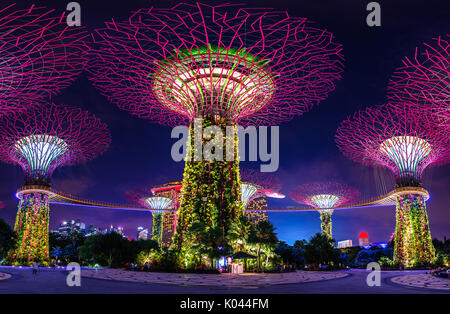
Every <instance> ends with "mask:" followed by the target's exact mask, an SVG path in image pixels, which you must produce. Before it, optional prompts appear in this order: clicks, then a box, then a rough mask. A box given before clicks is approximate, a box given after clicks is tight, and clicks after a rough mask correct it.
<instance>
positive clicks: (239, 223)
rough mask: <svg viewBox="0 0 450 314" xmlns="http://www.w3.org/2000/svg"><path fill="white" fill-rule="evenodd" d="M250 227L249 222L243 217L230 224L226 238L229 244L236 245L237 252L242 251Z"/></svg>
mask: <svg viewBox="0 0 450 314" xmlns="http://www.w3.org/2000/svg"><path fill="white" fill-rule="evenodd" d="M251 226H252V225H251V223H250V220H248V218H247V217H245V216H241V217H239V219H237V220H235V221H234V222H233V223H232V225H231V227H230V230H229V231H228V235H227V238H228V241H230V243H232V244H235V245H236V251H237V252H238V251H244V248H245V245H246V244H247V240H248V236H249V232H250V228H251Z"/></svg>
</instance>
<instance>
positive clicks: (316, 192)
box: [289, 182, 360, 239]
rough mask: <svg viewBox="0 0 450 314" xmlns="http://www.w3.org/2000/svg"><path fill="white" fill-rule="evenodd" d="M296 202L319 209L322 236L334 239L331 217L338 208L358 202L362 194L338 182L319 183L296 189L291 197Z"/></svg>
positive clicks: (304, 185)
mask: <svg viewBox="0 0 450 314" xmlns="http://www.w3.org/2000/svg"><path fill="white" fill-rule="evenodd" d="M289 196H290V197H291V198H292V199H293V200H294V201H296V202H297V203H301V204H306V205H310V206H312V207H314V208H317V211H318V212H319V213H320V220H321V222H322V223H321V230H322V234H324V235H326V236H328V237H329V238H330V239H331V238H333V233H332V223H331V215H332V214H333V210H334V208H336V207H339V206H342V205H345V204H348V203H352V202H354V201H356V200H357V199H358V198H359V196H360V192H359V191H358V190H357V189H355V188H352V187H349V186H347V185H345V184H343V183H338V182H317V183H310V184H303V185H300V186H298V187H296V188H295V189H294V190H293V191H292V192H291V193H290V195H289Z"/></svg>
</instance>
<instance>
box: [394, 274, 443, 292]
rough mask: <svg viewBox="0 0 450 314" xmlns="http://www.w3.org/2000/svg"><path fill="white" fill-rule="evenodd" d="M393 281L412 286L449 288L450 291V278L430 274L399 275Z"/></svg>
mask: <svg viewBox="0 0 450 314" xmlns="http://www.w3.org/2000/svg"><path fill="white" fill-rule="evenodd" d="M391 281H392V282H394V283H396V284H400V285H406V286H410V287H418V288H428V289H439V290H447V291H449V292H450V279H445V278H439V277H435V276H432V275H430V274H411V275H405V276H398V277H394V278H392V279H391Z"/></svg>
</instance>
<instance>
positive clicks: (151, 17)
mask: <svg viewBox="0 0 450 314" xmlns="http://www.w3.org/2000/svg"><path fill="white" fill-rule="evenodd" d="M93 38H94V42H95V44H94V46H93V49H92V50H91V56H92V58H91V60H90V61H89V62H88V67H87V68H88V71H90V72H91V74H92V80H93V82H94V85H95V86H96V87H97V88H99V89H100V90H101V91H102V92H103V93H104V94H105V95H106V96H107V97H108V98H109V99H110V100H111V101H112V102H114V103H116V104H117V105H118V106H119V107H120V108H122V109H124V110H127V111H129V112H131V113H132V114H135V115H138V116H140V117H143V118H147V119H150V120H153V121H156V122H158V123H161V124H167V125H177V124H187V125H190V139H189V140H188V143H189V144H188V155H187V158H186V159H187V160H186V166H185V172H184V177H183V189H182V195H181V199H180V209H179V213H178V225H177V234H176V238H177V239H176V241H175V242H176V243H177V244H178V247H179V248H181V245H182V238H183V234H184V232H185V230H186V228H188V227H189V226H190V224H191V223H192V222H193V221H202V222H204V223H205V224H206V225H207V226H216V225H218V226H223V227H224V231H225V232H227V230H228V226H229V224H230V223H231V222H232V220H233V219H234V218H235V217H236V216H238V215H240V214H241V213H242V209H243V208H242V204H240V199H241V192H240V175H239V158H238V153H237V148H238V145H237V140H238V139H237V134H236V133H237V128H236V124H238V123H239V124H242V125H248V124H254V125H263V124H278V123H280V122H281V121H285V120H289V119H292V118H293V117H294V116H296V115H300V114H302V113H303V112H305V111H307V110H309V109H310V108H311V107H312V106H313V105H315V104H317V103H318V102H320V101H321V100H323V99H325V98H326V96H327V94H328V93H329V92H330V91H332V90H333V89H334V82H335V80H337V79H339V78H340V77H341V72H342V67H343V65H342V55H341V50H342V49H341V46H340V45H338V44H336V43H335V42H334V41H333V35H332V34H331V33H329V32H327V31H325V30H321V29H319V28H317V27H316V26H315V25H314V24H312V23H310V22H309V21H307V20H306V19H305V18H298V17H291V16H289V15H288V14H287V12H278V11H273V10H270V9H254V8H246V7H244V6H241V5H230V4H223V5H217V6H211V5H207V4H201V3H192V4H185V3H180V4H178V5H176V6H174V7H173V8H170V9H155V8H152V9H140V10H138V11H136V12H134V13H133V14H132V15H131V17H130V18H129V19H128V20H127V21H125V22H116V21H111V22H108V23H106V27H105V28H102V29H98V30H96V32H95V34H94V35H93ZM197 119H198V121H199V122H200V123H201V124H200V125H199V126H198V128H197V127H196V125H195V121H196V120H197ZM213 125H214V126H216V127H219V128H220V129H221V131H222V132H223V133H225V130H226V129H227V128H228V127H231V128H232V129H234V131H236V132H232V135H229V134H228V133H227V136H224V137H223V138H222V140H220V138H219V137H213V135H212V134H207V135H205V136H204V137H203V139H202V141H201V144H202V145H203V144H205V143H207V142H209V141H212V140H213V138H214V141H215V142H217V141H219V142H220V143H219V144H218V145H217V146H221V147H226V149H224V150H221V152H222V153H220V151H218V150H217V149H216V150H215V152H216V154H215V157H214V161H213V162H210V161H205V160H203V157H202V156H200V158H198V153H199V152H200V155H202V153H203V150H201V148H198V147H197V146H196V145H194V142H195V134H196V132H197V131H200V132H201V133H203V132H204V133H206V129H207V128H208V127H209V126H213ZM227 144H228V145H227ZM194 146H195V147H194ZM215 147H216V146H215ZM215 147H214V149H215ZM200 150H201V151H200ZM194 159H195V160H194Z"/></svg>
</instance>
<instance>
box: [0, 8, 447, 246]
mask: <svg viewBox="0 0 450 314" xmlns="http://www.w3.org/2000/svg"><path fill="white" fill-rule="evenodd" d="M68 2H70V1H61V0H58V1H56V0H53V1H22V2H21V3H24V4H25V3H27V4H31V3H35V4H39V5H45V6H47V7H49V8H55V9H58V10H64V9H65V6H66V4H67V3H68ZM78 2H79V3H80V5H81V9H82V25H83V26H85V27H87V28H88V30H93V29H94V28H97V27H101V26H102V24H103V22H104V21H106V20H110V19H111V18H114V19H115V20H123V19H127V18H128V16H129V12H130V11H132V10H135V9H139V8H141V7H150V6H158V7H170V6H172V5H173V4H175V3H176V2H177V1H167V0H165V1H150V0H145V1H137V0H128V1H122V0H120V1H119V0H117V1H113V0H110V1H102V0H95V1H92V0H90V1H89V0H79V1H78ZM204 2H208V1H204ZM230 2H237V1H230ZM243 2H245V3H246V4H247V5H248V6H249V7H256V6H258V7H272V8H275V9H279V10H287V11H288V12H289V14H291V15H292V16H302V17H306V18H308V19H310V20H312V21H315V22H317V24H318V25H319V26H320V27H322V28H325V29H327V30H328V31H330V32H332V33H333V34H334V35H335V37H336V41H337V42H339V43H341V44H342V45H343V48H344V58H345V71H344V74H343V79H342V80H340V81H339V82H338V83H337V87H336V90H335V91H334V92H332V93H331V94H330V95H329V97H328V98H327V99H326V100H325V101H323V102H322V103H321V104H320V105H319V106H317V107H315V108H314V109H312V110H311V111H310V112H307V113H305V114H304V115H303V116H300V117H296V118H295V119H293V120H292V121H290V122H286V123H283V124H281V125H280V168H279V171H278V172H277V175H278V176H279V178H280V179H281V181H282V182H283V187H282V190H281V192H282V193H284V194H289V192H290V191H291V190H292V189H293V188H294V187H295V186H296V185H299V184H303V183H309V182H313V181H324V180H338V181H341V182H344V183H347V184H349V185H353V186H355V187H357V188H359V189H360V190H361V192H362V194H363V197H364V198H366V197H370V196H375V195H378V194H380V193H382V192H383V191H384V190H385V189H386V188H389V187H391V186H393V181H392V178H391V176H390V175H389V173H388V172H385V171H381V170H374V169H373V168H369V167H365V166H362V165H359V164H357V163H354V162H352V161H350V160H347V159H346V158H345V157H343V156H342V155H341V154H340V153H339V151H338V149H337V147H336V145H335V142H334V134H335V132H336V129H337V127H338V126H339V124H340V122H341V121H342V120H343V119H345V118H346V117H348V116H349V115H351V114H352V113H353V112H355V111H356V110H358V109H362V108H364V107H366V106H369V105H374V104H379V103H382V102H384V101H385V99H386V97H385V94H386V85H387V82H388V79H389V77H390V75H391V73H392V72H393V70H394V69H395V68H396V67H398V66H399V65H400V60H401V58H402V57H403V56H405V55H411V54H413V51H414V48H415V47H416V46H418V45H420V44H421V43H423V42H426V41H430V39H431V38H433V37H435V36H438V35H445V34H448V33H450V19H449V18H448V17H449V14H450V3H449V2H448V1H435V0H426V1H403V0H395V1H378V2H379V3H380V4H381V10H382V12H381V23H382V25H381V27H369V26H367V25H366V22H365V21H366V16H367V14H368V12H367V11H366V5H367V3H369V2H370V1H364V0H339V1H337V0H334V1H325V0H315V1H311V0H307V1H306V0H296V1H286V0H271V1H262V0H260V1H238V2H237V3H243ZM393 2H394V3H393ZM8 3H9V2H8V1H2V5H3V4H5V5H6V4H8ZM211 3H213V2H211ZM216 3H218V2H216ZM54 101H55V102H57V103H63V104H67V105H72V106H80V107H82V108H84V109H86V110H89V111H91V112H92V113H94V114H96V115H97V116H98V117H99V118H101V119H103V120H104V121H105V122H106V123H107V124H108V125H109V127H110V129H111V133H112V144H111V147H110V149H109V150H108V151H107V152H106V153H105V154H104V155H102V156H100V157H98V158H97V159H95V160H93V161H91V162H89V163H86V164H83V165H79V166H72V167H64V168H61V169H58V170H56V171H55V173H54V176H53V187H54V188H56V189H60V190H63V191H67V192H70V193H72V194H76V195H79V196H82V197H85V198H90V199H95V200H105V201H112V202H121V203H124V202H125V198H124V193H125V191H126V190H128V189H130V188H133V187H139V186H143V185H155V184H160V183H164V182H167V181H171V180H179V179H181V178H182V173H183V168H184V164H183V162H179V163H176V162H173V161H172V159H171V156H170V149H171V145H172V144H173V143H174V141H175V140H173V139H171V138H170V132H171V128H168V127H164V126H160V125H157V124H155V123H151V122H149V121H147V120H142V119H138V118H136V117H134V116H132V115H130V114H128V113H127V112H124V111H121V110H119V109H117V108H116V107H115V106H114V105H113V104H111V103H109V102H108V101H107V100H106V98H105V97H103V96H102V95H101V94H100V93H99V92H98V91H97V90H96V89H95V88H93V87H92V86H91V84H90V83H89V81H88V80H87V78H86V75H85V74H83V75H81V76H80V77H79V78H78V79H77V80H76V81H75V82H74V84H73V85H71V86H70V87H69V88H67V89H65V90H63V91H62V93H61V94H60V95H58V96H57V97H55V98H54ZM242 166H243V167H252V168H256V167H258V166H259V163H256V162H253V163H250V162H243V163H242ZM22 181H23V175H22V171H21V169H20V167H18V166H16V167H15V166H11V165H5V164H0V201H2V202H3V203H4V204H5V207H4V208H0V217H1V218H3V219H5V220H6V221H7V222H8V223H9V224H11V225H13V224H14V219H15V215H16V207H17V200H16V199H15V197H14V192H15V190H16V189H17V188H18V187H20V186H21V184H22ZM449 184H450V166H449V165H447V166H443V167H440V168H435V169H428V170H427V171H426V173H425V178H424V186H425V188H427V189H429V191H430V194H431V199H430V200H429V202H428V205H427V206H428V215H429V219H430V226H431V232H432V236H433V237H438V238H440V239H442V238H443V237H444V236H446V235H448V230H449V229H450V228H449V227H450V220H449V214H448V209H449V208H448V204H449V203H450V194H449V193H448V190H449V189H448V186H449ZM290 206H291V207H292V206H296V204H295V203H294V202H293V201H292V200H290V199H289V198H286V199H283V200H276V201H273V200H270V201H269V207H277V208H284V207H290ZM394 211H395V208H394V207H392V206H391V207H372V208H364V209H363V208H360V209H349V210H340V211H336V212H335V213H334V215H333V235H334V237H335V238H336V239H337V240H345V239H352V240H353V241H354V242H355V241H357V237H358V235H359V233H360V232H361V231H366V232H367V233H368V235H369V238H370V240H371V241H386V240H387V239H388V238H389V237H390V235H391V234H392V233H393V231H394V228H395V217H394ZM50 217H51V218H50V227H51V228H54V227H55V226H56V225H58V224H59V223H60V222H61V221H62V220H67V219H72V218H75V219H76V218H79V219H81V220H82V221H84V222H85V223H86V224H94V225H97V226H99V227H107V226H109V225H111V224H113V225H121V226H124V228H125V233H126V234H128V235H129V236H133V237H134V236H135V234H136V228H137V227H138V226H144V227H148V226H149V225H150V220H151V215H150V214H149V213H138V212H130V211H120V210H105V209H98V208H89V207H74V206H61V205H59V206H52V207H51V216H50ZM270 220H271V221H272V222H273V223H274V225H275V227H276V228H277V232H278V235H279V238H280V239H281V240H285V241H287V242H288V243H293V242H294V241H295V240H296V239H309V237H311V236H312V235H313V234H314V233H316V232H319V231H320V218H319V214H318V213H316V212H298V213H289V214H288V213H273V214H272V213H271V214H270Z"/></svg>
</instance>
